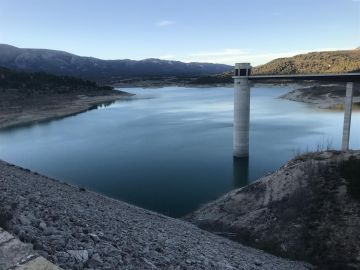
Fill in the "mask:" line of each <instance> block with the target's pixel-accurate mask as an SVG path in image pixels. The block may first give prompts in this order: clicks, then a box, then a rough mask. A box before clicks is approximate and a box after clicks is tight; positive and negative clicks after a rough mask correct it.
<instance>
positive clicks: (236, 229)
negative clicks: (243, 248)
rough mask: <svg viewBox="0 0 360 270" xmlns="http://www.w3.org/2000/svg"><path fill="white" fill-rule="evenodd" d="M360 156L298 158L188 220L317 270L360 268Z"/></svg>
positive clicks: (329, 153)
mask: <svg viewBox="0 0 360 270" xmlns="http://www.w3.org/2000/svg"><path fill="white" fill-rule="evenodd" d="M359 180H360V151H350V152H339V151H327V152H321V153H310V154H306V155H303V156H299V157H297V158H295V159H294V160H292V161H290V162H288V163H287V164H286V165H285V166H283V167H282V168H280V169H279V170H278V171H276V172H275V173H273V174H270V175H268V176H265V177H263V178H261V179H259V180H258V181H256V182H254V183H252V184H249V185H248V186H245V187H243V188H240V189H237V190H233V191H231V192H229V193H227V194H226V195H224V196H222V197H221V198H219V199H217V200H215V201H214V202H211V203H208V204H206V205H205V206H203V207H202V208H200V209H199V210H197V211H195V212H194V213H192V214H190V215H189V216H187V217H186V220H188V221H190V222H193V223H194V224H196V225H198V226H199V227H200V228H203V229H206V230H208V231H211V232H214V233H216V234H219V235H222V236H226V237H228V238H230V239H233V240H235V241H238V242H240V243H243V244H245V245H249V246H253V247H256V248H260V249H262V250H265V251H267V252H270V253H272V254H276V255H278V256H282V257H287V258H292V259H297V260H304V261H308V262H311V263H313V264H314V265H316V266H317V267H318V268H319V269H326V270H329V269H334V270H337V269H349V270H350V269H360V182H359Z"/></svg>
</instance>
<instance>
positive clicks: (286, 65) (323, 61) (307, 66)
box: [253, 48, 360, 74]
mask: <svg viewBox="0 0 360 270" xmlns="http://www.w3.org/2000/svg"><path fill="white" fill-rule="evenodd" d="M359 70H360V49H359V48H357V49H355V50H347V51H325V52H311V53H307V54H299V55H295V56H293V57H286V58H278V59H275V60H273V61H270V62H269V63H267V64H265V65H261V66H258V67H255V68H254V69H253V74H310V73H339V72H354V71H359Z"/></svg>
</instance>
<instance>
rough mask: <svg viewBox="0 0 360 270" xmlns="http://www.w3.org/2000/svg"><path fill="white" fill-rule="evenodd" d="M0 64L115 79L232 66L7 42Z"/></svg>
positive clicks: (220, 69)
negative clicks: (106, 55)
mask: <svg viewBox="0 0 360 270" xmlns="http://www.w3.org/2000/svg"><path fill="white" fill-rule="evenodd" d="M0 66H4V67H7V68H11V69H17V70H24V71H32V72H33V71H43V72H48V73H52V74H56V75H71V76H76V77H80V78H85V79H93V80H114V79H116V78H124V77H133V76H184V75H201V74H216V73H222V72H226V71H229V70H231V66H228V65H222V64H209V63H183V62H179V61H168V60H160V59H145V60H140V61H134V60H128V59H125V60H101V59H97V58H93V57H82V56H78V55H74V54H70V53H67V52H63V51H56V50H45V49H22V48H17V47H14V46H10V45H6V44H0Z"/></svg>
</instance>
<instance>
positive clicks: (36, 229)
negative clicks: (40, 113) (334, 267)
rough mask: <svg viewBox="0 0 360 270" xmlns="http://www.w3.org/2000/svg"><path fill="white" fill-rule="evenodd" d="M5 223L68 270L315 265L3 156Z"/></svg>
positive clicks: (297, 268)
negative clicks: (9, 161)
mask: <svg viewBox="0 0 360 270" xmlns="http://www.w3.org/2000/svg"><path fill="white" fill-rule="evenodd" d="M0 226H1V227H3V228H5V229H6V230H8V231H9V232H11V233H13V234H15V235H16V236H17V237H19V238H20V239H21V240H22V241H24V242H26V243H31V244H33V246H34V249H35V250H36V251H37V252H38V253H39V254H40V255H41V256H43V257H45V258H46V259H48V260H50V261H51V262H53V263H55V264H57V265H59V266H60V267H62V268H63V269H77V270H81V269H89V270H90V269H98V270H100V269H168V270H169V269H174V270H176V269H188V270H191V269H193V270H201V269H204V270H212V269H213V270H230V269H249V270H250V269H252V270H271V269H277V270H287V269H294V270H306V269H311V266H310V265H307V264H305V263H301V262H293V261H289V260H286V259H282V258H278V257H275V256H273V255H270V254H266V253H265V252H262V251H259V250H256V249H253V248H248V247H245V246H242V245H240V244H238V243H235V242H233V241H230V240H228V239H225V238H222V237H219V236H217V235H214V234H211V233H209V232H206V231H203V230H200V229H199V228H196V226H194V225H192V224H190V223H187V222H184V221H181V220H177V219H173V218H170V217H166V216H163V215H160V214H157V213H154V212H151V211H148V210H145V209H142V208H138V207H135V206H133V205H130V204H127V203H124V202H121V201H118V200H114V199H111V198H108V197H105V196H102V195H100V194H97V193H94V192H90V191H87V190H84V189H83V188H77V187H75V186H71V185H68V184H65V183H61V182H59V181H56V180H53V179H50V178H48V177H46V176H41V175H38V174H37V173H33V172H30V171H29V170H25V169H21V168H18V167H16V166H14V165H10V164H7V163H5V162H2V161H0Z"/></svg>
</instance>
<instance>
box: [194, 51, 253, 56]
mask: <svg viewBox="0 0 360 270" xmlns="http://www.w3.org/2000/svg"><path fill="white" fill-rule="evenodd" d="M243 54H247V52H245V51H242V50H239V49H223V50H221V51H212V52H197V53H192V54H190V56H224V55H243Z"/></svg>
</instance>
